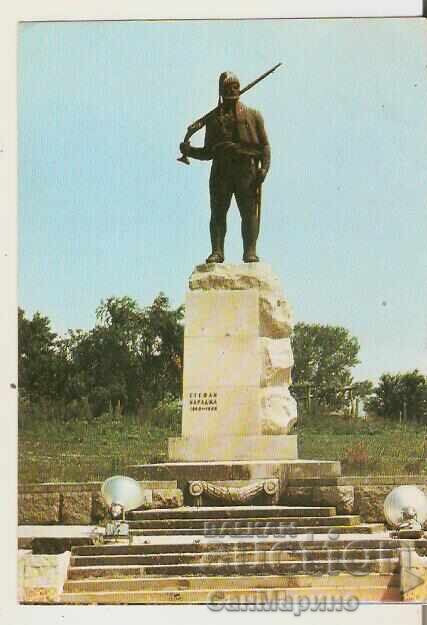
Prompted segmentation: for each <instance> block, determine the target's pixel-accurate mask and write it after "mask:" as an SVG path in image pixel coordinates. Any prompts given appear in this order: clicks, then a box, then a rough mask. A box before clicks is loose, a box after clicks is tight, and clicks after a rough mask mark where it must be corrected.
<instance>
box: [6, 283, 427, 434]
mask: <svg viewBox="0 0 427 625" xmlns="http://www.w3.org/2000/svg"><path fill="white" fill-rule="evenodd" d="M183 328H184V308H183V306H179V307H177V308H172V307H171V305H170V302H169V300H168V298H167V297H166V296H165V295H164V294H163V293H160V294H159V295H158V296H157V297H156V298H155V299H154V301H153V303H152V304H151V305H150V306H146V307H140V306H139V305H138V304H137V302H136V301H135V300H134V299H132V298H130V297H110V298H108V299H106V300H103V301H101V303H100V305H99V306H98V308H97V309H96V322H95V326H94V327H93V328H92V329H90V330H69V331H68V332H67V334H66V335H65V336H58V335H57V334H56V333H55V332H54V331H53V330H52V327H51V322H50V320H49V318H48V317H47V316H44V315H43V314H41V313H40V312H37V313H35V314H34V315H33V317H32V318H31V319H29V318H27V316H26V314H25V311H24V310H22V309H19V310H18V349H19V377H18V380H19V398H20V407H21V409H24V407H26V408H27V409H28V407H29V406H32V407H34V406H38V407H41V408H42V409H43V410H44V412H45V413H47V414H52V416H53V415H55V416H60V417H61V416H62V417H64V418H78V417H81V416H84V417H85V418H91V417H98V416H99V415H101V414H103V413H106V412H110V413H111V412H112V411H117V412H119V413H127V414H144V413H147V411H149V410H150V409H151V408H153V407H155V406H157V405H159V404H160V403H162V402H168V401H175V400H179V399H180V397H181V390H182V389H181V385H182V370H183V335H184V330H183ZM292 348H293V353H294V360H295V366H294V368H293V371H292V378H293V385H292V387H291V390H292V392H293V394H294V395H295V396H296V398H297V399H298V400H299V401H300V403H301V404H304V402H306V400H308V402H309V404H310V402H312V404H310V405H315V406H316V408H317V409H321V410H329V411H331V410H341V411H344V410H346V409H348V406H349V402H351V401H352V400H354V399H355V398H357V399H363V400H364V405H365V409H367V410H368V411H369V412H371V413H373V414H376V415H379V416H382V417H385V418H389V419H400V420H401V419H411V420H414V421H418V422H421V423H427V381H426V377H425V376H424V375H422V374H421V373H420V372H419V371H417V370H415V371H412V372H407V373H401V374H400V373H399V374H390V373H385V374H383V375H382V376H381V378H380V380H379V383H378V385H377V386H376V387H375V388H374V386H373V384H372V383H371V382H370V381H368V380H366V381H363V382H355V381H354V379H353V376H352V369H353V367H354V366H355V365H356V364H358V363H359V360H358V354H359V350H360V346H359V342H358V340H357V339H356V338H355V337H353V336H351V334H350V333H349V331H348V330H347V329H345V328H342V327H339V326H330V325H320V324H307V323H298V324H296V325H295V328H294V334H293V337H292Z"/></svg>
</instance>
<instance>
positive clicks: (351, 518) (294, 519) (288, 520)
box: [129, 514, 360, 531]
mask: <svg viewBox="0 0 427 625" xmlns="http://www.w3.org/2000/svg"><path fill="white" fill-rule="evenodd" d="M358 524H360V517H359V516H358V515H355V514H352V515H350V514H349V515H346V516H344V515H341V516H338V515H335V516H326V517H321V516H314V517H311V516H305V517H298V516H288V517H280V516H275V517H273V516H272V517H267V516H266V517H258V516H256V514H254V516H252V517H250V518H242V517H234V518H226V517H225V518H221V517H218V518H204V519H200V520H199V519H156V520H151V519H148V520H144V521H140V520H138V521H129V527H130V529H132V530H134V529H135V530H136V529H150V530H155V529H159V530H160V529H174V530H181V529H188V528H193V529H206V530H207V531H212V530H213V529H215V530H219V531H222V530H224V529H225V528H227V529H228V528H230V529H232V528H237V529H239V528H242V529H243V530H246V529H247V528H248V527H250V528H252V529H254V530H257V529H264V528H267V527H277V526H280V527H282V526H283V527H289V526H291V527H292V526H293V527H300V526H304V527H305V526H307V525H310V526H312V527H317V526H329V527H330V526H335V525H352V526H353V525H358Z"/></svg>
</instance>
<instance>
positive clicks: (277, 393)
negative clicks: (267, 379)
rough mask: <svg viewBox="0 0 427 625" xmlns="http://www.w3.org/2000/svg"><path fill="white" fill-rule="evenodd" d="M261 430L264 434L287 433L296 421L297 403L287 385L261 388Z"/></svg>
mask: <svg viewBox="0 0 427 625" xmlns="http://www.w3.org/2000/svg"><path fill="white" fill-rule="evenodd" d="M260 399H261V431H262V434H265V435H269V434H270V435H280V434H282V435H285V434H289V432H290V431H291V430H292V427H293V426H294V425H295V423H296V421H297V417H298V415H297V403H296V401H295V399H294V398H293V397H292V395H291V394H290V392H289V388H288V387H287V386H268V387H266V388H263V389H261V391H260Z"/></svg>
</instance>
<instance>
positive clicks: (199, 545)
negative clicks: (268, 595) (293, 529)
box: [72, 537, 427, 556]
mask: <svg viewBox="0 0 427 625" xmlns="http://www.w3.org/2000/svg"><path fill="white" fill-rule="evenodd" d="M421 542H424V543H427V541H420V540H418V541H417V543H421ZM401 543H402V541H396V540H393V539H388V538H387V539H384V538H380V539H375V538H369V539H364V538H362V537H361V538H359V537H358V538H357V541H356V542H355V541H354V540H353V539H340V540H334V541H332V540H331V539H330V538H328V537H325V539H324V540H323V541H322V540H319V539H317V540H295V539H288V540H284V539H280V538H278V539H277V540H276V539H275V540H268V539H257V541H256V543H255V542H254V541H253V540H251V539H249V540H248V539H239V540H232V539H227V540H222V539H219V540H216V541H214V540H212V539H207V540H206V541H203V542H202V541H198V542H194V541H193V542H182V543H179V542H174V541H173V540H171V541H169V542H165V543H159V544H151V543H150V544H143V543H139V544H135V543H134V544H131V545H129V544H128V543H111V544H103V545H86V546H77V547H73V549H72V555H73V556H93V555H110V554H111V555H127V554H129V555H130V554H171V553H173V554H177V555H178V554H180V553H206V552H211V551H212V552H217V551H222V552H225V551H232V552H234V553H236V552H240V551H253V550H254V548H255V549H256V550H264V551H270V550H272V549H277V548H278V545H279V546H280V549H281V550H282V551H286V550H293V549H305V550H311V549H316V550H320V549H323V550H325V551H327V550H328V549H333V550H341V551H344V550H348V549H349V548H357V549H358V550H362V549H368V550H371V549H378V550H380V549H386V550H388V549H398V548H399V545H401ZM411 543H412V541H411ZM425 547H426V548H427V544H426V545H425Z"/></svg>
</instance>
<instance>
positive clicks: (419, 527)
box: [384, 485, 427, 538]
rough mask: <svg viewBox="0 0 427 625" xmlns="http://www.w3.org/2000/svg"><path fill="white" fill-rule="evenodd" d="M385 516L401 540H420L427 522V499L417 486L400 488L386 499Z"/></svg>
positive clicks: (395, 489)
mask: <svg viewBox="0 0 427 625" xmlns="http://www.w3.org/2000/svg"><path fill="white" fill-rule="evenodd" d="M384 516H385V518H386V521H387V523H388V524H389V525H390V526H391V527H392V528H394V529H396V530H397V532H398V536H399V538H420V537H421V536H422V535H423V526H424V524H425V523H426V521H427V497H426V495H425V494H424V493H423V491H422V490H420V489H419V488H418V487H417V486H409V485H408V486H398V487H397V488H394V489H393V490H392V491H391V492H390V493H389V494H388V495H387V497H386V498H385V501H384Z"/></svg>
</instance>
